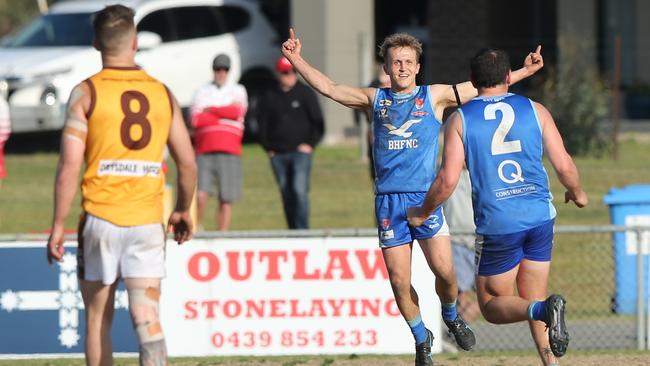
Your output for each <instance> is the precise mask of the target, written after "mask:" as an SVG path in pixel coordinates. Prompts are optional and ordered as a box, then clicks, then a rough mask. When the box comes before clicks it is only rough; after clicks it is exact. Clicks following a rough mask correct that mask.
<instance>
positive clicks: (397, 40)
mask: <svg viewBox="0 0 650 366" xmlns="http://www.w3.org/2000/svg"><path fill="white" fill-rule="evenodd" d="M394 47H408V48H411V49H412V50H413V51H415V61H417V62H420V56H421V55H422V43H420V41H418V39H417V38H415V37H413V36H412V35H410V34H408V33H395V34H391V35H390V36H388V37H386V38H384V42H382V44H381V46H379V55H380V56H381V57H382V58H383V59H384V63H386V62H388V60H387V58H388V51H389V50H390V49H391V48H394Z"/></svg>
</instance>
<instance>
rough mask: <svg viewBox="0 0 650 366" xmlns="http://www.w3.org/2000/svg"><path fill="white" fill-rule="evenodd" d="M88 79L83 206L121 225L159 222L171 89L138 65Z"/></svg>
mask: <svg viewBox="0 0 650 366" xmlns="http://www.w3.org/2000/svg"><path fill="white" fill-rule="evenodd" d="M86 82H87V83H88V85H89V87H90V90H91V105H90V108H89V111H88V114H87V119H88V125H87V131H88V132H87V135H86V139H85V140H86V152H85V161H86V171H85V173H84V177H83V181H82V182H81V191H82V195H83V203H82V205H83V208H84V210H85V211H86V212H89V213H91V214H92V215H95V216H97V217H100V218H102V219H104V220H107V221H109V222H112V223H113V224H115V225H119V226H136V225H145V224H151V223H158V222H161V217H162V214H163V213H162V211H163V206H162V205H163V190H164V175H163V172H162V169H161V164H162V161H163V153H164V149H165V145H166V143H167V137H168V135H169V129H170V126H171V122H172V114H173V104H172V99H171V95H170V94H169V91H168V90H167V88H166V87H165V85H164V84H162V83H161V82H159V81H158V80H156V79H154V78H152V77H151V76H149V75H148V74H147V73H145V72H144V71H143V70H140V69H139V68H104V69H103V70H102V71H100V72H99V73H97V74H95V75H93V76H91V77H90V78H89V79H88V80H87V81H86Z"/></svg>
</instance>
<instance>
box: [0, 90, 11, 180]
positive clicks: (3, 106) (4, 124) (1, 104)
mask: <svg viewBox="0 0 650 366" xmlns="http://www.w3.org/2000/svg"><path fill="white" fill-rule="evenodd" d="M10 133H11V122H10V121H9V104H7V101H6V100H5V99H4V98H3V97H1V96H0V187H2V180H3V179H5V177H6V176H7V171H6V170H5V155H4V148H5V142H7V140H8V139H9V134H10Z"/></svg>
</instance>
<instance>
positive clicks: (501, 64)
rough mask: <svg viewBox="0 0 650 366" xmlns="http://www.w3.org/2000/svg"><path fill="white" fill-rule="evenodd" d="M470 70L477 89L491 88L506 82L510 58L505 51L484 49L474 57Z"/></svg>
mask: <svg viewBox="0 0 650 366" xmlns="http://www.w3.org/2000/svg"><path fill="white" fill-rule="evenodd" d="M470 69H471V72H472V82H473V83H474V86H475V87H477V88H491V87H494V86H497V85H499V84H503V83H505V82H506V77H507V76H508V71H510V58H509V57H508V54H507V53H506V52H505V51H503V50H500V49H497V48H484V49H482V50H480V51H478V53H477V54H476V55H475V56H474V57H472V61H471V62H470Z"/></svg>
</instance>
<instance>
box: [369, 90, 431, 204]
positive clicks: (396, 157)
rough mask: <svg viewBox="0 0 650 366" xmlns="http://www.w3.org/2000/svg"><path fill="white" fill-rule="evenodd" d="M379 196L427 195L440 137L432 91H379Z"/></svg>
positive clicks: (376, 107) (376, 122) (376, 154)
mask: <svg viewBox="0 0 650 366" xmlns="http://www.w3.org/2000/svg"><path fill="white" fill-rule="evenodd" d="M372 123H373V129H374V136H375V137H374V145H373V155H374V160H375V166H374V168H375V173H376V178H375V193H377V194H385V193H408V192H426V191H428V190H429V186H430V185H431V182H433V180H434V178H435V177H436V169H435V168H436V154H437V153H438V134H439V132H440V126H441V125H442V123H441V122H440V120H438V119H436V117H435V114H434V110H433V106H432V105H431V99H430V97H429V88H428V87H427V86H418V87H416V88H415V90H413V91H412V92H410V93H408V94H395V93H392V92H391V90H390V88H383V89H377V94H376V96H375V101H374V110H373V117H372Z"/></svg>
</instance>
